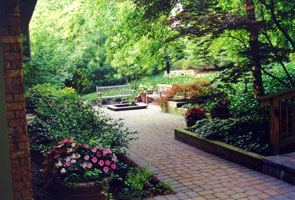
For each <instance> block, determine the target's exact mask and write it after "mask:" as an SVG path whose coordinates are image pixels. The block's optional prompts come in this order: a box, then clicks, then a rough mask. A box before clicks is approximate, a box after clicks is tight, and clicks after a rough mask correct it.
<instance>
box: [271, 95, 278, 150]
mask: <svg viewBox="0 0 295 200" xmlns="http://www.w3.org/2000/svg"><path fill="white" fill-rule="evenodd" d="M279 107H280V106H279V101H278V99H276V98H274V99H272V102H271V107H270V143H271V146H272V149H273V152H274V153H275V154H278V153H279V130H280V127H279V126H280V119H279V116H280V113H279V112H280V110H279Z"/></svg>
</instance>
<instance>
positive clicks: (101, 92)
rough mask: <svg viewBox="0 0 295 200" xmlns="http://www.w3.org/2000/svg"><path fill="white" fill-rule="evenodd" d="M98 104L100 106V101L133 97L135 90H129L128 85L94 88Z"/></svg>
mask: <svg viewBox="0 0 295 200" xmlns="http://www.w3.org/2000/svg"><path fill="white" fill-rule="evenodd" d="M96 92H97V96H98V104H99V105H100V106H102V99H116V98H124V97H133V98H134V97H135V90H131V86H130V84H127V85H115V86H103V87H98V86H96Z"/></svg>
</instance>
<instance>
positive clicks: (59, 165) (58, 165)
mask: <svg viewBox="0 0 295 200" xmlns="http://www.w3.org/2000/svg"><path fill="white" fill-rule="evenodd" d="M61 166H62V163H61V162H60V160H59V161H58V162H57V163H55V167H56V168H59V167H61Z"/></svg>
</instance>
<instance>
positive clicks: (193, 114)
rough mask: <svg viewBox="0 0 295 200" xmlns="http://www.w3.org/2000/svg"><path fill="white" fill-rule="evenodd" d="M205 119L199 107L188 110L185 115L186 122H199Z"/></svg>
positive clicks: (202, 110)
mask: <svg viewBox="0 0 295 200" xmlns="http://www.w3.org/2000/svg"><path fill="white" fill-rule="evenodd" d="M204 118H206V115H205V112H204V109H203V108H201V107H200V106H197V107H193V108H188V109H187V111H186V113H185V119H186V120H200V119H204Z"/></svg>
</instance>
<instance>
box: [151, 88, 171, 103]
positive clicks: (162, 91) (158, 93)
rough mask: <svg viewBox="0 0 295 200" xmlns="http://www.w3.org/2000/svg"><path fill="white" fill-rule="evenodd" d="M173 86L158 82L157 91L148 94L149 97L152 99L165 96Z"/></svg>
mask: <svg viewBox="0 0 295 200" xmlns="http://www.w3.org/2000/svg"><path fill="white" fill-rule="evenodd" d="M171 88H172V85H167V84H157V88H156V92H153V94H148V95H147V98H152V99H154V100H155V99H158V98H161V97H164V96H165V92H166V91H167V90H170V89H171Z"/></svg>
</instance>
